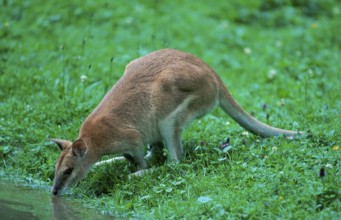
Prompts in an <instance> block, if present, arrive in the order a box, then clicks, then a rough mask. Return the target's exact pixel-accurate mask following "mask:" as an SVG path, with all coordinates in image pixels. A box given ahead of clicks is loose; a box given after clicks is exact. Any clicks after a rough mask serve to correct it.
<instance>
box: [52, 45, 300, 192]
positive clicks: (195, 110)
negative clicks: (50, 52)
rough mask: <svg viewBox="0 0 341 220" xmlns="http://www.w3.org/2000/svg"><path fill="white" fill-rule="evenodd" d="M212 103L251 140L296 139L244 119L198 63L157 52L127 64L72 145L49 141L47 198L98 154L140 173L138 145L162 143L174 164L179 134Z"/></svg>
mask: <svg viewBox="0 0 341 220" xmlns="http://www.w3.org/2000/svg"><path fill="white" fill-rule="evenodd" d="M217 104H219V106H220V107H221V108H222V109H223V110H224V111H225V112H226V113H227V114H228V115H230V116H231V117H232V118H233V119H234V120H235V121H236V122H238V123H239V124H240V125H241V126H242V127H244V128H245V129H246V130H248V131H250V132H252V133H254V134H256V135H260V136H263V137H269V136H276V135H285V136H295V135H297V134H298V132H295V131H289V130H283V129H279V128H275V127H271V126H269V125H266V124H264V123H262V122H259V121H257V120H256V119H255V118H253V117H252V116H250V115H249V114H248V113H247V112H245V111H244V110H243V109H242V108H241V107H240V106H239V104H238V103H237V102H236V101H235V100H234V99H233V98H232V96H231V94H230V93H229V91H228V90H227V88H226V87H225V86H224V85H223V83H222V80H221V79H220V78H219V76H218V75H217V74H216V73H215V71H214V70H213V69H212V68H210V67H209V66H208V65H207V64H205V63H204V62H203V61H201V60H200V59H199V58H197V57H195V56H194V55H191V54H188V53H184V52H181V51H178V50H173V49H163V50H158V51H155V52H153V53H150V54H148V55H146V56H144V57H141V58H139V59H136V60H134V61H132V62H131V63H129V64H128V65H127V67H126V69H125V72H124V75H123V76H122V78H121V79H120V80H119V81H118V82H117V83H116V84H115V85H114V86H113V88H112V89H111V90H110V91H109V92H108V93H107V94H106V96H105V97H104V98H103V100H102V101H101V103H100V104H99V105H98V106H97V107H96V109H95V110H94V111H93V112H92V113H91V114H90V115H89V116H88V118H87V119H86V120H85V121H84V123H83V125H82V127H81V129H80V133H79V136H78V138H77V139H76V141H74V142H73V143H72V142H70V141H66V140H60V139H52V140H53V141H54V142H55V143H56V144H57V145H58V146H59V148H60V150H61V154H60V156H59V159H58V162H57V164H56V167H55V177H54V183H53V188H52V193H53V194H54V195H57V194H58V193H59V192H60V191H61V190H63V189H65V188H67V187H68V186H69V185H71V184H72V183H75V182H77V181H79V180H80V179H82V178H83V177H84V176H85V175H86V174H87V173H88V171H89V169H90V167H91V166H92V165H93V164H94V163H95V162H96V161H98V160H99V159H100V158H101V157H102V156H103V155H107V154H113V153H121V154H123V155H124V156H125V157H126V158H127V159H128V160H129V161H130V162H131V163H132V164H133V165H134V166H135V167H136V170H141V169H145V168H146V167H147V163H146V161H145V158H144V152H145V150H144V146H146V145H152V146H153V145H154V146H160V144H159V143H162V142H163V143H164V144H165V145H166V147H167V149H168V158H169V159H170V160H174V161H179V160H180V159H181V157H182V154H183V148H182V143H181V133H182V130H183V129H184V127H185V126H186V125H187V124H189V123H190V122H191V121H192V120H193V119H195V118H198V117H200V116H203V115H204V114H206V113H208V112H209V111H210V110H212V109H213V108H214V107H215V106H216V105H217Z"/></svg>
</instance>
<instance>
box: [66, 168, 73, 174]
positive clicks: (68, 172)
mask: <svg viewBox="0 0 341 220" xmlns="http://www.w3.org/2000/svg"><path fill="white" fill-rule="evenodd" d="M72 171H73V168H67V169H66V170H65V171H64V175H70V174H71V173H72Z"/></svg>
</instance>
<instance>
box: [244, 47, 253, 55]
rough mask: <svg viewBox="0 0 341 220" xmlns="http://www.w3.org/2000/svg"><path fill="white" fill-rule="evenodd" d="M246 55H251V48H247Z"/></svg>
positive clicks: (245, 49)
mask: <svg viewBox="0 0 341 220" xmlns="http://www.w3.org/2000/svg"><path fill="white" fill-rule="evenodd" d="M244 53H245V54H247V55H250V54H251V53H252V51H251V48H249V47H245V48H244Z"/></svg>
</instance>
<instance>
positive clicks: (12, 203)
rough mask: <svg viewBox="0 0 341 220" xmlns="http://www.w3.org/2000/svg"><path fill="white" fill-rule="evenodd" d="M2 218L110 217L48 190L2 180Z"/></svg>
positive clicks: (0, 206) (81, 219)
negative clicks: (54, 195) (55, 195)
mask: <svg viewBox="0 0 341 220" xmlns="http://www.w3.org/2000/svg"><path fill="white" fill-rule="evenodd" d="M0 219H1V220H9V219H13V220H17V219H18V220H25V219H30V220H31V219H32V220H33V219H42V220H45V219H55V220H68V219H74V220H75V219H77V220H78V219H79V220H83V219H109V217H108V216H104V215H100V214H98V213H96V212H95V211H94V210H91V209H85V208H84V207H82V206H81V205H80V204H77V203H73V202H70V201H67V200H65V199H64V198H62V197H53V196H51V195H50V193H49V192H48V191H47V190H39V189H32V188H28V187H22V186H16V185H14V184H13V183H10V182H0Z"/></svg>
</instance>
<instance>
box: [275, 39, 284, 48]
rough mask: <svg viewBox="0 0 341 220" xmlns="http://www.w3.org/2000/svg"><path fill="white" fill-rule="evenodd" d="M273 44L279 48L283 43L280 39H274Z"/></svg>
mask: <svg viewBox="0 0 341 220" xmlns="http://www.w3.org/2000/svg"><path fill="white" fill-rule="evenodd" d="M275 45H276V47H278V48H280V47H282V45H283V43H282V41H276V42H275Z"/></svg>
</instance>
